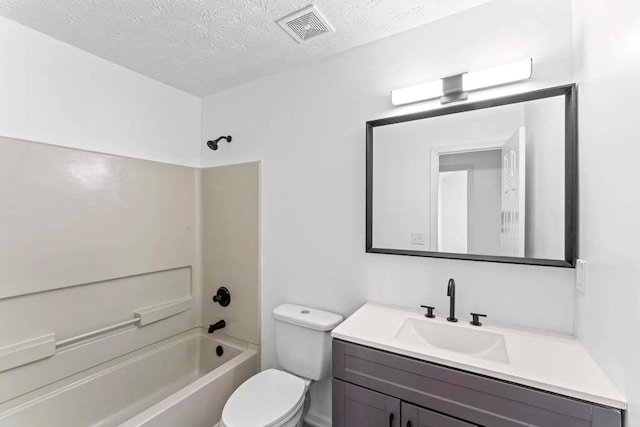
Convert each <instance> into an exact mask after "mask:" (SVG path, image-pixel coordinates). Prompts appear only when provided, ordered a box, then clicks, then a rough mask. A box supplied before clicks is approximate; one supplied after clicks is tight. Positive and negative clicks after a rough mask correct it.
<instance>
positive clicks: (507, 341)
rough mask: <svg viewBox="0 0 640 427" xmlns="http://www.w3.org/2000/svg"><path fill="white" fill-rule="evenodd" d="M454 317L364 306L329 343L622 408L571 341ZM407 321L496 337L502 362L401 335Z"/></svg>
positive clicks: (604, 379)
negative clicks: (430, 316) (344, 343)
mask: <svg viewBox="0 0 640 427" xmlns="http://www.w3.org/2000/svg"><path fill="white" fill-rule="evenodd" d="M458 317H460V318H461V321H460V322H459V323H457V324H455V325H452V324H451V323H449V322H447V321H446V320H445V318H446V315H442V314H439V313H436V318H435V319H428V318H425V316H424V312H422V311H419V310H412V309H407V308H400V307H394V306H386V305H380V304H372V303H368V304H365V305H364V306H362V307H361V308H360V309H359V310H358V311H356V312H355V313H354V314H353V315H352V316H350V317H349V318H347V320H345V321H344V322H343V323H342V324H341V325H339V326H338V327H337V328H336V329H334V330H333V332H332V334H331V335H332V337H333V338H334V339H339V340H342V341H347V342H351V343H355V344H360V345H364V346H367V347H372V348H375V349H380V350H385V351H388V352H391V353H395V354H399V355H404V356H409V357H412V358H415V359H420V360H424V361H428V362H433V363H437V364H440V365H444V366H448V367H451V368H456V369H461V370H464V371H468V372H473V373H477V374H482V375H486V376H488V377H492V378H497V379H500V380H504V381H509V382H513V383H516V384H521V385H524V386H528V387H533V388H536V389H540V390H544V391H548V392H553V393H558V394H561V395H564V396H569V397H573V398H576V399H580V400H584V401H587V402H592V403H596V404H601V405H605V406H609V407H613V408H618V409H626V408H627V402H626V399H625V398H624V396H622V395H621V394H620V392H619V391H618V390H617V389H616V388H615V387H614V386H613V384H612V383H611V381H610V380H609V379H608V378H607V377H606V375H605V374H604V373H603V371H602V370H601V369H600V367H599V366H598V365H597V364H596V363H595V361H594V360H593V359H592V358H591V356H590V355H589V353H588V352H587V350H586V349H585V348H584V346H583V345H582V344H581V343H580V342H579V341H577V340H575V339H573V338H572V337H570V336H567V335H561V334H556V333H549V332H543V331H538V330H533V329H525V328H516V327H511V326H504V325H497V324H494V323H492V322H491V321H490V320H483V326H480V327H478V326H472V325H470V324H469V322H468V321H467V320H464V321H463V320H462V319H466V317H463V316H462V315H459V316H458ZM469 319H470V318H469ZM412 322H413V323H416V324H418V325H421V324H422V323H418V322H427V323H429V324H431V325H438V326H440V327H443V328H462V329H464V330H466V331H465V332H467V333H468V334H467V336H469V337H472V336H473V333H474V332H477V333H491V334H496V336H501V337H503V341H504V347H505V348H506V355H507V359H501V358H500V357H494V356H491V355H489V356H487V355H486V354H483V355H481V356H478V354H477V353H476V355H475V356H474V355H471V354H464V353H460V352H458V351H451V350H445V349H443V348H438V347H436V346H434V345H429V344H428V343H426V342H422V341H421V340H420V338H419V337H418V336H417V335H416V333H415V332H406V331H407V329H408V328H410V327H411V326H407V325H408V324H411V323H412ZM407 334H413V336H408V335H407ZM440 347H442V346H440ZM493 351H495V349H493ZM483 357H489V358H491V359H492V360H487V358H483ZM500 359H501V360H500Z"/></svg>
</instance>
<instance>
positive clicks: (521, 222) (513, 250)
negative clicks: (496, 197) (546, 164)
mask: <svg viewBox="0 0 640 427" xmlns="http://www.w3.org/2000/svg"><path fill="white" fill-rule="evenodd" d="M525 148H526V147H525V129H524V127H521V128H519V129H518V130H517V131H516V133H514V134H513V136H511V138H509V139H508V140H507V142H506V143H505V144H504V146H503V147H502V203H501V210H502V212H501V230H500V246H501V251H502V255H503V256H514V257H524V248H525V245H524V244H525V220H526V218H525V200H526V199H525V196H526V194H525V172H526V170H525V165H526V158H525V156H526V151H525Z"/></svg>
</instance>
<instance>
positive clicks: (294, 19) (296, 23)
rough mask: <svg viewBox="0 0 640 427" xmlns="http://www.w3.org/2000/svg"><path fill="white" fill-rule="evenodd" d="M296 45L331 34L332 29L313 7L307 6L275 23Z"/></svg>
mask: <svg viewBox="0 0 640 427" xmlns="http://www.w3.org/2000/svg"><path fill="white" fill-rule="evenodd" d="M277 23H278V25H280V27H282V29H284V30H285V31H286V32H287V33H288V34H289V35H290V36H291V37H293V38H294V40H296V41H297V42H298V43H302V42H306V41H308V40H311V39H312V38H314V37H318V36H320V35H323V34H327V33H331V32H333V28H332V27H331V25H330V24H329V22H327V20H326V18H325V17H324V16H322V14H321V13H320V11H319V10H318V8H317V7H316V6H314V5H311V6H307V7H305V8H304V9H300V10H298V11H297V12H294V13H292V14H290V15H287V16H285V17H284V18H282V19H279V20H278V21H277Z"/></svg>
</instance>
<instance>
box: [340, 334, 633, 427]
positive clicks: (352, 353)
mask: <svg viewBox="0 0 640 427" xmlns="http://www.w3.org/2000/svg"><path fill="white" fill-rule="evenodd" d="M333 376H334V377H335V378H339V379H341V380H344V381H347V382H350V383H353V384H357V385H359V386H362V387H365V388H368V389H371V390H375V391H378V392H380V393H383V394H386V395H389V396H394V397H397V398H398V399H400V400H402V401H405V402H409V403H412V404H415V405H418V406H421V407H424V408H429V409H432V410H433V411H435V412H438V413H442V414H449V415H451V416H452V417H454V418H457V419H460V420H465V421H467V422H469V423H472V424H477V425H482V426H492V427H493V426H496V427H499V426H525V425H526V426H531V425H538V426H563V427H589V426H597V427H620V426H621V425H622V415H621V411H619V410H617V409H613V408H607V407H603V406H599V405H592V404H589V403H587V402H583V401H579V400H575V399H571V398H568V397H563V396H558V395H555V394H552V393H547V392H544V391H540V390H534V389H531V388H528V387H524V386H520V385H517V384H512V383H508V382H505V381H500V380H495V379H491V378H487V377H484V376H481V375H476V374H472V373H469V372H464V371H459V370H456V369H452V368H447V367H444V366H441V365H436V364H433V363H429V362H425V361H421V360H416V359H412V358H410V357H405V356H400V355H397V354H393V353H388V352H385V351H381V350H376V349H372V348H369V347H364V346H360V345H356V344H352V343H347V342H344V341H340V340H334V342H333ZM403 427H404V426H403Z"/></svg>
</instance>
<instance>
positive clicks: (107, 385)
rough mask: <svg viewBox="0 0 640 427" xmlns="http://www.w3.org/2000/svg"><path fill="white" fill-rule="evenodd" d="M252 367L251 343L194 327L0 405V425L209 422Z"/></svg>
mask: <svg viewBox="0 0 640 427" xmlns="http://www.w3.org/2000/svg"><path fill="white" fill-rule="evenodd" d="M219 348H221V349H222V354H221V355H220V356H219V355H218V354H217V352H216V350H217V349H219ZM257 370H258V348H257V347H256V346H254V345H251V344H246V343H244V342H241V341H238V340H235V339H233V338H231V337H227V336H225V335H223V334H221V333H216V334H215V335H209V334H207V333H206V332H205V331H204V330H203V329H201V328H196V329H193V330H190V331H187V332H184V333H182V334H179V335H177V336H175V337H172V338H169V339H166V340H164V341H161V342H159V343H156V344H154V345H151V346H148V347H146V348H144V349H142V350H138V351H136V352H133V353H130V354H128V355H125V356H122V357H120V358H118V359H115V360H112V361H110V362H108V363H104V364H102V365H99V366H97V367H94V368H92V369H89V370H87V371H85V372H82V373H80V374H76V375H74V376H72V377H69V378H66V379H65V380H62V381H58V382H56V383H54V384H51V385H49V386H46V387H43V388H42V389H39V390H36V391H34V392H31V393H28V394H26V395H24V396H21V397H19V398H16V399H13V400H11V401H9V402H7V403H5V404H2V405H1V406H0V426H2V427H4V426H29V427H37V426H46V427H49V426H51V427H56V426H60V427H74V426H78V427H86V426H99V427H108V426H118V425H122V426H126V427H134V426H146V427H151V426H166V427H174V426H185V427H188V426H194V427H199V426H206V427H212V426H213V425H215V424H217V423H218V421H219V420H220V417H221V415H222V408H223V406H224V404H225V402H226V401H227V399H228V398H229V396H230V395H231V393H233V391H234V390H235V389H236V388H237V387H238V386H239V385H240V384H242V383H243V382H244V381H245V380H247V379H248V378H250V377H251V376H252V375H254V374H255V373H256V372H257Z"/></svg>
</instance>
